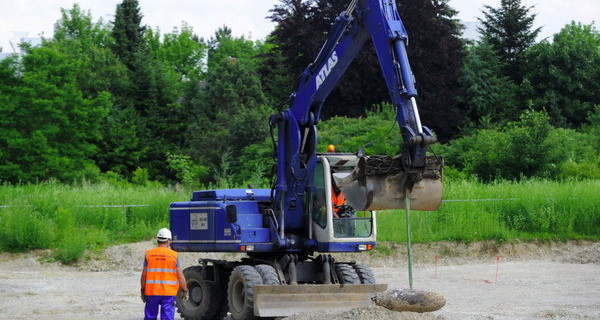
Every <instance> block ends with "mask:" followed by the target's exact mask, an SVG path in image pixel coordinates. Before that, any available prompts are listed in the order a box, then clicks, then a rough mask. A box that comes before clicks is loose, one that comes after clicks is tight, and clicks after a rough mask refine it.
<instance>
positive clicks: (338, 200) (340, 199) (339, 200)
mask: <svg viewBox="0 0 600 320" xmlns="http://www.w3.org/2000/svg"><path fill="white" fill-rule="evenodd" d="M345 202H346V196H344V194H343V193H342V192H341V191H340V193H339V194H337V195H336V194H335V190H331V203H332V204H333V210H334V211H335V212H338V211H340V208H338V207H336V206H343V205H344V203H345Z"/></svg>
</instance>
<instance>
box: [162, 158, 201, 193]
mask: <svg viewBox="0 0 600 320" xmlns="http://www.w3.org/2000/svg"><path fill="white" fill-rule="evenodd" d="M167 162H168V163H169V166H168V167H169V169H171V170H173V171H175V175H176V176H177V179H178V181H179V182H181V183H183V185H184V186H197V185H198V184H199V182H200V181H201V180H204V179H206V176H207V174H208V171H209V169H208V168H207V167H205V166H201V165H195V164H194V163H193V162H192V160H191V157H190V156H186V155H181V154H172V153H167Z"/></svg>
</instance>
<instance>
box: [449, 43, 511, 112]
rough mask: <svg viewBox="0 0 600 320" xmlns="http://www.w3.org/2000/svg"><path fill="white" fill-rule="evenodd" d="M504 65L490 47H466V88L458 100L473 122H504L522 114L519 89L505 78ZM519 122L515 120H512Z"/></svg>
mask: <svg viewBox="0 0 600 320" xmlns="http://www.w3.org/2000/svg"><path fill="white" fill-rule="evenodd" d="M503 69H504V63H503V62H502V61H500V59H499V58H498V56H497V55H496V53H495V52H494V50H493V48H492V46H491V45H489V44H487V43H485V42H481V43H478V44H475V45H472V46H469V47H468V48H467V56H466V57H465V59H464V63H463V68H462V76H461V77H460V83H461V85H462V86H463V87H464V88H465V91H464V94H463V95H461V96H460V97H459V101H460V102H461V103H462V104H463V105H464V110H465V115H466V116H467V117H468V118H469V120H470V121H471V122H472V123H481V122H482V121H489V122H494V123H498V122H502V121H507V120H510V119H511V118H512V117H513V116H515V115H516V114H518V113H519V110H520V108H517V107H516V106H517V90H518V87H517V86H516V85H515V84H514V83H513V82H512V80H510V78H508V77H507V76H505V75H503V72H502V71H503ZM513 120H516V119H513Z"/></svg>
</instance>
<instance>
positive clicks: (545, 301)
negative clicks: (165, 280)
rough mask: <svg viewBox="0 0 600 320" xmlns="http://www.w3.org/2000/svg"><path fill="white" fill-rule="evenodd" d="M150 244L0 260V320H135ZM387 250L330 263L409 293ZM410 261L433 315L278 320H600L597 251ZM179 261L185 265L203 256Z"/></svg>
mask: <svg viewBox="0 0 600 320" xmlns="http://www.w3.org/2000/svg"><path fill="white" fill-rule="evenodd" d="M152 246H153V244H152V243H151V242H142V243H135V244H127V245H120V246H115V247H111V248H109V249H107V250H106V251H105V253H103V254H98V255H96V257H95V258H94V259H89V260H87V261H85V262H82V263H80V264H79V265H77V266H62V265H59V264H57V263H48V262H40V261H43V260H44V259H43V257H44V256H46V255H47V254H48V253H47V252H34V253H28V254H7V253H3V254H0V319H55V320H61V319H64V320H67V319H92V320H100V319H126V320H130V319H131V320H132V319H142V313H143V304H142V302H141V301H140V298H139V292H138V290H139V275H140V270H141V264H142V259H143V255H144V251H145V250H146V249H150V248H152ZM386 246H387V247H388V249H390V250H388V251H392V252H394V253H393V254H388V255H386V256H383V255H378V254H362V255H346V256H344V255H341V256H340V257H338V259H346V260H356V261H358V262H360V263H362V264H367V265H370V266H371V267H372V268H373V271H374V272H375V275H376V278H377V282H378V283H387V284H388V285H389V287H390V288H406V287H408V275H407V268H406V256H405V252H406V250H405V248H404V247H403V246H400V245H386ZM413 253H414V255H415V265H414V268H413V269H414V270H413V277H414V288H415V289H423V290H431V291H437V292H440V293H442V294H443V295H444V296H445V298H446V306H445V307H444V308H442V309H441V310H439V311H436V312H432V313H425V314H418V313H410V312H402V313H399V312H393V311H389V310H387V309H384V308H382V307H376V306H373V307H369V308H360V309H352V310H349V311H346V312H343V313H335V314H332V313H318V314H301V315H295V316H292V317H288V318H286V320H324V319H339V320H341V319H352V320H361V319H365V320H366V319H378V320H391V319H405V320H410V319H415V320H445V319H448V320H450V319H457V320H458V319H461V320H462V319H600V243H588V242H577V243H576V242H569V243H505V244H500V245H499V244H496V243H491V242H485V243H472V244H454V243H436V244H429V245H416V246H414V248H413ZM182 256H183V262H184V266H186V267H187V266H191V265H194V264H195V263H196V261H197V258H199V257H200V256H203V257H206V256H207V255H206V254H203V255H201V254H188V253H186V254H182ZM210 256H211V257H213V258H217V257H219V258H223V255H219V254H211V255H210ZM436 257H437V258H436ZM225 258H226V259H236V257H235V255H234V254H229V255H226V256H225Z"/></svg>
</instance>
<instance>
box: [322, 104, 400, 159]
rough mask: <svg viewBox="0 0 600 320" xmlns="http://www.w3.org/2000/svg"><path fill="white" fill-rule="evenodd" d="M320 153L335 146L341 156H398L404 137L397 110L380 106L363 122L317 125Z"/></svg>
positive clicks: (349, 120) (335, 119)
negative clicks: (358, 152)
mask: <svg viewBox="0 0 600 320" xmlns="http://www.w3.org/2000/svg"><path fill="white" fill-rule="evenodd" d="M318 129H319V145H318V151H319V152H326V151H327V145H329V144H333V145H335V146H336V151H338V152H357V151H358V150H365V152H366V153H367V154H370V155H375V154H387V155H391V156H394V155H397V154H398V152H399V151H400V144H401V140H402V138H401V136H400V133H399V129H398V126H397V125H396V114H395V111H394V107H393V106H391V105H390V104H381V105H378V106H376V107H375V110H373V111H370V112H368V113H367V116H366V117H364V118H347V117H333V118H331V119H329V120H327V121H323V122H322V123H320V124H319V125H318Z"/></svg>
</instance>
